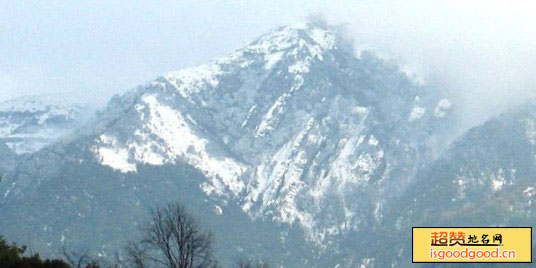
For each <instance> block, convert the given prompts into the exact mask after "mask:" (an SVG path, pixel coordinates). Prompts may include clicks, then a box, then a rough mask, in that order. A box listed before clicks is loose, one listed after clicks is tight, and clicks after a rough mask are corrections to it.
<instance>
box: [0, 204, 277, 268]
mask: <svg viewBox="0 0 536 268" xmlns="http://www.w3.org/2000/svg"><path fill="white" fill-rule="evenodd" d="M141 231H142V238H141V239H140V240H138V241H131V242H129V243H128V244H127V245H126V246H125V248H124V249H123V254H122V256H121V257H119V256H118V257H116V260H113V261H102V260H97V259H94V258H92V257H90V256H89V255H88V254H79V253H76V252H72V251H69V250H67V249H64V250H63V253H64V254H63V255H64V256H63V258H62V259H45V260H43V259H42V258H41V257H40V256H39V254H37V253H35V254H33V253H28V252H27V248H26V247H25V246H20V247H19V246H17V245H16V244H11V245H9V244H8V243H7V242H6V241H5V240H4V239H3V238H2V237H1V236H0V267H5V268H122V267H134V268H152V267H169V268H212V267H214V268H217V267H221V266H220V264H219V263H218V261H217V260H216V258H215V257H214V254H213V250H212V234H211V233H210V232H205V231H203V230H202V229H201V227H200V225H199V224H198V222H197V221H196V220H195V218H194V217H192V216H191V215H190V214H189V213H188V211H187V210H186V208H185V207H184V206H182V205H180V204H178V203H174V204H168V205H166V206H161V207H156V208H154V209H153V210H151V220H150V221H149V222H148V223H147V224H146V225H144V227H142V229H141ZM234 267H237V268H269V265H268V264H267V263H266V262H264V261H252V260H238V261H237V262H236V264H235V265H234Z"/></svg>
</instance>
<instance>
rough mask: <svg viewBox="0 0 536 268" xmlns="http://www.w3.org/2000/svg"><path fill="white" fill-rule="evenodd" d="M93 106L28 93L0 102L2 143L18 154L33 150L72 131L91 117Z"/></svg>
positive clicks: (0, 137)
mask: <svg viewBox="0 0 536 268" xmlns="http://www.w3.org/2000/svg"><path fill="white" fill-rule="evenodd" d="M92 110H93V108H92V107H91V106H90V105H86V104H78V103H69V102H68V101H66V100H65V99H61V98H60V97H57V96H28V97H21V98H17V99H13V100H8V101H4V102H1V103H0V142H3V143H5V144H6V145H7V146H8V147H9V148H10V149H11V150H13V151H14V152H16V153H17V154H24V153H33V152H36V151H38V150H39V149H41V148H43V147H44V146H46V145H48V144H51V143H53V142H54V141H55V140H57V139H58V138H59V137H61V136H63V135H66V134H69V133H71V132H72V131H73V130H74V129H76V128H77V127H79V126H80V125H81V124H83V123H84V122H85V121H86V120H87V119H88V118H89V117H90V116H92V112H91V111H92Z"/></svg>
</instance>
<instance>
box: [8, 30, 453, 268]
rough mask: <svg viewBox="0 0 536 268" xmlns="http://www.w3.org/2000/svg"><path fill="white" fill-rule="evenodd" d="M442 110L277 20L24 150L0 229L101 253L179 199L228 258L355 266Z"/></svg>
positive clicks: (443, 104) (339, 44)
mask: <svg viewBox="0 0 536 268" xmlns="http://www.w3.org/2000/svg"><path fill="white" fill-rule="evenodd" d="M450 109H452V107H451V103H450V101H449V100H448V99H446V98H444V97H443V96H442V95H441V93H440V92H438V91H437V90H435V89H431V88H426V87H423V86H421V85H419V84H418V83H415V82H413V81H412V80H411V79H409V78H408V77H407V76H406V75H405V74H404V73H403V72H402V71H401V70H400V69H399V68H398V67H397V66H394V65H392V64H389V63H386V62H384V61H382V60H381V59H379V58H378V57H376V56H375V55H374V54H372V53H368V52H362V53H360V54H359V55H356V53H355V51H354V50H353V49H352V46H351V44H350V43H349V42H348V41H346V40H344V39H343V38H341V37H340V35H339V34H338V33H337V31H336V30H334V29H332V28H330V27H327V26H322V25H313V24H309V25H306V26H303V27H282V28H279V29H276V30H274V31H273V32H270V33H268V34H266V35H264V36H262V37H260V38H259V39H258V40H256V41H255V42H253V43H251V44H250V45H248V46H246V47H245V48H242V49H239V50H237V51H235V52H233V53H231V54H230V55H228V56H225V57H222V58H220V59H217V60H215V61H213V62H211V63H208V64H205V65H201V66H198V67H193V68H189V69H185V70H181V71H177V72H172V73H169V74H166V75H164V76H162V77H160V78H158V79H156V80H154V81H152V82H150V83H147V84H146V85H144V86H140V87H139V88H137V89H135V90H132V91H130V92H129V93H127V94H125V95H122V96H116V97H114V98H113V99H112V100H111V101H110V103H109V104H108V107H107V108H106V109H105V110H104V111H102V112H100V113H99V115H98V116H99V119H100V120H99V122H96V123H94V124H92V125H91V127H88V128H87V130H85V131H81V132H78V133H77V136H76V137H74V138H73V139H69V140H64V141H60V142H58V143H57V144H55V145H53V146H50V147H47V148H45V149H43V150H41V151H39V152H37V153H35V154H33V155H31V156H30V157H28V159H25V160H24V161H22V162H21V164H20V165H19V166H18V167H17V168H16V170H14V171H13V172H12V174H11V175H10V176H8V178H6V179H4V181H3V182H2V183H1V184H0V193H1V194H0V197H2V199H0V200H1V201H0V211H2V214H3V215H6V217H10V218H11V219H16V220H10V221H9V222H7V221H0V228H1V229H2V230H6V231H7V232H8V233H7V235H10V236H11V237H13V238H15V240H18V241H23V240H24V239H27V237H25V236H24V233H26V232H32V234H33V235H34V237H38V238H39V241H32V244H33V245H34V247H41V248H43V252H54V250H57V249H59V248H61V246H62V245H64V244H65V243H70V244H75V245H84V246H90V247H92V248H93V249H94V250H96V251H99V252H101V251H102V252H106V251H107V250H110V248H113V247H117V246H118V245H120V243H121V242H124V241H125V240H126V239H130V238H131V236H132V233H131V232H135V229H136V226H137V224H138V223H139V222H140V219H141V218H142V216H141V215H144V213H145V212H146V210H147V208H148V207H150V206H153V205H154V204H155V203H158V202H166V201H170V200H171V201H173V200H176V199H180V200H182V201H183V202H185V203H186V205H187V206H190V207H193V208H195V209H196V213H197V215H199V216H200V217H201V221H202V222H203V221H204V222H208V225H210V227H211V228H213V229H216V230H215V231H214V233H215V234H216V236H218V234H219V235H220V239H223V238H225V240H224V241H226V243H225V244H226V247H225V249H222V251H223V252H220V254H222V255H223V256H222V258H223V259H225V260H226V261H232V260H233V258H234V257H236V256H238V255H240V254H241V253H244V252H247V253H248V254H265V256H266V255H269V256H272V257H273V261H274V262H276V263H283V262H291V263H294V264H295V265H297V264H302V265H303V264H307V263H308V264H311V263H320V264H318V265H319V266H324V265H331V266H334V265H336V264H338V262H343V263H344V264H345V265H356V264H357V261H359V260H361V259H363V260H364V258H366V257H367V256H368V255H367V252H366V249H367V247H366V246H364V245H352V246H351V247H349V246H348V245H347V243H348V241H349V240H348V239H350V240H351V239H353V238H356V237H357V238H358V239H359V240H360V241H362V242H363V241H374V239H376V238H377V237H375V236H372V235H371V234H372V233H375V232H376V233H377V232H379V231H380V230H381V229H380V227H381V226H382V224H383V221H384V220H383V218H384V217H385V213H384V211H385V206H386V204H389V203H390V202H393V201H392V200H396V199H397V198H398V197H399V196H402V195H403V194H404V192H405V190H406V188H407V187H408V185H410V184H411V183H412V181H413V179H414V178H415V176H416V174H417V173H418V172H419V171H420V170H421V169H423V168H424V167H425V166H426V165H428V164H429V163H430V162H431V161H432V160H433V159H434V158H435V157H436V151H435V148H436V146H437V145H438V144H440V143H441V141H442V138H441V137H442V135H443V132H444V129H445V128H446V126H447V125H448V124H447V123H448V121H449V120H450V117H449V113H450ZM47 118H48V117H47ZM44 120H45V121H46V118H45V119H44ZM37 121H39V120H37ZM14 148H16V147H14ZM196 213H194V214H196ZM30 215H34V216H30ZM15 223H16V224H15ZM22 223H24V224H22ZM237 223H240V224H239V226H234V225H237ZM21 224H22V225H23V226H25V227H24V228H21ZM95 226H99V227H98V228H97V229H98V230H94V229H93V228H95ZM259 228H263V231H264V232H265V234H266V236H259V234H258V232H259V230H260V229H259ZM218 230H224V231H222V232H218ZM380 233H381V232H380ZM254 234H256V236H254ZM268 234H269V235H268ZM241 238H243V240H241ZM244 238H245V239H244ZM299 239H303V241H304V243H301V244H300V243H298V242H297V241H302V240H299ZM296 244H298V245H299V246H296ZM274 248H278V249H277V250H276V249H274ZM356 248H362V249H363V251H357V250H356ZM298 252H300V253H299V254H298ZM304 252H307V253H304ZM337 254H339V255H337ZM291 255H292V256H291ZM333 256H339V257H337V258H336V257H333ZM340 256H346V257H344V258H343V259H342V260H340ZM338 259H339V260H338ZM339 264H340V263H339Z"/></svg>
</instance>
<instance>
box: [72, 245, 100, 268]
mask: <svg viewBox="0 0 536 268" xmlns="http://www.w3.org/2000/svg"><path fill="white" fill-rule="evenodd" d="M63 257H64V259H65V260H66V262H67V263H68V264H69V265H71V267H73V268H98V267H100V265H99V263H98V261H96V260H94V259H92V258H91V257H90V255H89V253H88V252H87V251H85V252H77V251H74V250H71V251H69V250H67V248H66V247H63Z"/></svg>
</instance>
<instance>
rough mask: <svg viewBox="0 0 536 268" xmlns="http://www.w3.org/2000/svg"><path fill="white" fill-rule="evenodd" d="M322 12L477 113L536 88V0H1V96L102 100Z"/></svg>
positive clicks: (363, 44)
mask: <svg viewBox="0 0 536 268" xmlns="http://www.w3.org/2000/svg"><path fill="white" fill-rule="evenodd" d="M314 13H322V14H323V15H324V16H325V17H326V18H327V20H328V22H330V23H333V24H339V23H345V24H346V25H347V28H348V32H349V35H350V36H351V37H352V38H353V39H354V41H355V43H356V46H359V47H366V48H369V49H374V50H376V51H377V52H378V53H380V54H381V55H383V56H386V57H388V58H393V59H395V60H396V61H398V62H399V63H400V64H401V65H404V66H406V68H408V69H411V70H413V71H415V72H416V73H417V74H419V75H420V76H422V77H424V79H425V81H427V82H428V83H431V84H434V85H437V86H438V87H441V88H444V89H448V90H451V91H453V92H454V94H455V96H457V97H459V103H461V104H464V107H466V109H467V111H469V112H470V113H471V115H470V116H469V117H471V118H474V120H479V119H480V118H481V117H484V116H487V115H488V113H489V112H490V111H491V112H493V111H497V110H501V109H504V108H505V107H508V106H510V105H512V104H513V103H518V102H520V101H522V100H523V99H526V98H528V96H536V89H535V87H534V84H535V82H536V68H535V67H536V3H534V4H533V3H531V1H519V0H518V1H516V0H510V1H502V0H501V1H493V0H481V1H471V0H466V1H460V0H448V1H438V0H426V1H417V0H404V1H397V0H391V1H388V0H377V1H366V0H365V1H350V0H331V1H311V0H309V1H302V0H299V1H288V0H287V1H280V0H272V1H251V0H248V1H222V0H220V1H210V0H204V1H179V0H175V1H172V0H152V1H118V0H115V1H103V0H91V1H88V0H77V1H53V0H47V1H39V0H34V1H29V0H18V1H11V0H0V101H1V100H5V99H8V98H13V97H16V96H21V95H28V94H43V93H47V94H48V93H69V94H70V95H72V96H73V98H81V99H92V100H95V101H100V102H104V101H105V100H107V99H108V98H109V97H110V96H111V95H112V94H114V93H120V92H124V91H126V90H128V89H131V88H133V87H135V86H137V85H139V84H143V83H145V82H146V81H149V80H152V79H154V78H156V77H157V76H159V75H161V74H164V73H166V72H169V71H173V70H177V69H180V68H183V67H186V66H192V65H197V64H200V63H204V62H207V61H209V60H211V59H214V58H215V57H217V56H221V55H224V54H226V53H228V52H230V51H232V50H234V49H237V48H240V47H241V46H243V45H245V44H247V43H248V42H250V41H252V40H253V39H254V38H256V37H257V36H259V35H260V34H262V33H265V32H267V31H268V30H269V29H271V28H274V27H276V26H279V25H285V24H292V23H296V22H299V21H303V20H304V18H305V17H307V16H308V15H310V14H314ZM497 107H500V108H497ZM471 120H473V119H471Z"/></svg>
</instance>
